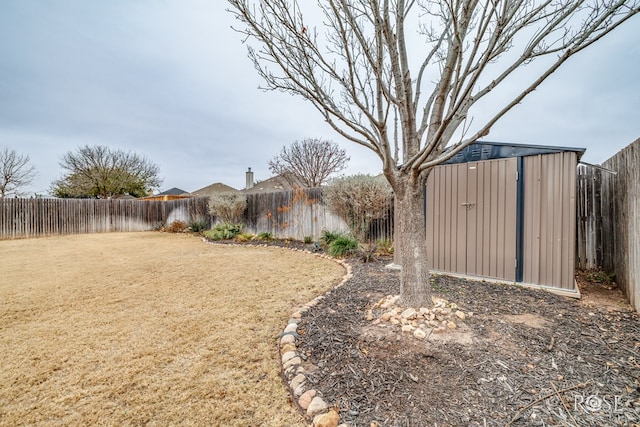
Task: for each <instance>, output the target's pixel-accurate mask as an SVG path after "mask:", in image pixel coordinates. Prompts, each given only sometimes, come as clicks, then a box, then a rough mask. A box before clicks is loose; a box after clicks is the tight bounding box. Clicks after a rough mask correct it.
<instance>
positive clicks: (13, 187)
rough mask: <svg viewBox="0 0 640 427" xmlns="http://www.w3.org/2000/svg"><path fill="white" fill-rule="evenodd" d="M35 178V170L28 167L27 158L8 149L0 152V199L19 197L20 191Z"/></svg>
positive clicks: (5, 148)
mask: <svg viewBox="0 0 640 427" xmlns="http://www.w3.org/2000/svg"><path fill="white" fill-rule="evenodd" d="M35 176H36V171H35V168H34V167H33V166H31V165H29V156H27V155H26V154H18V153H17V152H16V151H15V150H11V149H9V148H8V147H4V148H2V150H0V199H4V198H5V196H10V195H16V196H18V195H20V189H21V188H23V187H26V186H27V185H29V184H31V182H32V181H33V178H34V177H35Z"/></svg>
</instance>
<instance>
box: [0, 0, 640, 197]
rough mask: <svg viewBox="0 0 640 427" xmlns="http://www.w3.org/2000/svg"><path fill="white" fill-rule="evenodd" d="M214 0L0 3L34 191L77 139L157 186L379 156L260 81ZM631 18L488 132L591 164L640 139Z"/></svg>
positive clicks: (6, 113) (0, 95) (2, 129)
mask: <svg viewBox="0 0 640 427" xmlns="http://www.w3.org/2000/svg"><path fill="white" fill-rule="evenodd" d="M226 8H227V2H226V1H223V0H208V1H207V0H109V1H99V0H41V1H40V0H2V1H1V2H0V147H3V146H8V147H10V148H13V149H15V150H16V151H18V152H19V153H21V154H27V155H29V156H30V158H31V163H32V164H33V166H35V168H36V170H37V172H38V175H37V178H36V179H35V181H34V183H33V185H32V186H31V188H29V189H28V190H29V191H30V192H31V193H33V192H37V193H46V192H47V190H48V188H49V186H50V184H51V181H53V180H54V179H56V178H59V177H60V176H61V174H62V170H61V169H60V166H59V164H58V163H59V161H60V158H61V157H62V155H64V154H65V153H66V152H68V151H71V150H74V149H75V148H77V147H79V146H81V145H107V146H110V147H112V148H114V149H123V150H131V151H134V152H136V153H138V154H143V155H145V156H146V157H147V158H148V159H150V160H151V161H153V162H155V163H157V164H158V165H159V166H160V170H161V176H162V178H163V179H164V182H163V185H162V187H161V190H166V189H168V188H171V187H179V188H181V189H183V190H186V191H193V190H196V189H199V188H201V187H204V186H206V185H209V184H212V183H215V182H223V183H226V184H228V185H231V186H233V187H235V188H243V187H244V182H245V177H244V172H245V171H246V170H247V167H251V168H252V169H253V171H254V172H255V177H256V178H257V179H266V178H268V177H269V176H270V173H269V170H268V166H267V161H268V160H269V159H270V158H271V157H273V156H274V155H275V154H277V153H278V152H279V151H280V149H281V148H282V147H283V146H284V145H288V144H290V143H292V142H294V141H296V140H301V139H304V138H307V137H321V138H327V139H332V140H333V141H335V142H337V143H339V144H340V145H341V146H343V147H344V148H346V149H347V152H348V154H349V155H350V156H351V161H350V162H349V169H348V170H347V171H346V173H347V174H353V173H378V172H379V171H380V161H379V160H378V158H377V157H376V156H375V155H373V154H372V153H370V152H369V151H367V150H366V149H364V148H361V147H359V146H356V145H354V144H352V143H350V142H347V141H345V140H343V139H342V138H340V137H339V136H338V135H336V134H334V133H332V131H331V129H330V128H329V127H328V126H327V125H326V124H325V123H324V122H323V120H322V118H321V117H320V115H319V114H318V113H317V112H316V111H315V110H314V109H312V108H311V107H310V106H309V105H307V104H306V103H305V102H304V101H303V100H301V99H299V98H295V97H292V96H290V95H287V94H283V93H274V92H269V93H265V92H263V91H260V90H258V89H257V87H258V86H259V85H260V80H259V78H258V76H257V73H256V72H255V70H254V69H253V66H252V64H251V63H250V61H249V59H248V58H247V55H246V47H245V46H243V45H242V44H241V37H240V36H239V35H238V34H237V33H234V32H233V31H232V30H231V28H230V26H231V25H232V24H233V18H232V16H231V15H230V14H229V13H228V12H226V11H225V9H226ZM639 63H640V21H639V17H635V18H633V19H632V20H630V21H629V22H628V23H626V24H625V25H623V26H622V27H621V28H619V29H617V30H616V31H614V33H612V34H611V35H609V36H608V38H605V39H604V40H602V41H600V42H598V43H596V45H595V46H593V47H592V48H590V49H587V50H586V51H585V52H583V53H581V54H579V55H578V56H576V57H574V58H572V59H570V60H569V63H568V64H567V65H566V66H565V67H564V68H563V69H561V70H560V71H559V72H557V73H556V74H555V75H553V76H552V77H551V78H550V79H549V80H548V81H546V82H545V83H544V84H543V85H542V86H541V87H540V88H539V89H538V90H537V91H536V92H535V93H533V94H532V95H531V96H530V97H528V98H526V99H525V101H524V102H523V104H522V105H520V106H518V107H517V108H516V109H515V110H513V111H512V112H511V113H510V114H509V115H508V116H507V117H506V118H505V119H504V120H503V121H502V122H499V123H498V124H497V125H496V126H495V127H494V128H493V130H492V132H491V134H490V135H489V136H488V137H486V138H485V140H490V141H501V142H513V143H526V144H543V145H560V146H572V147H585V148H587V152H586V155H585V156H584V157H583V160H585V161H587V162H591V163H600V162H602V161H604V160H606V159H607V158H609V157H610V156H612V155H613V154H615V153H616V152H617V151H618V150H620V149H621V148H623V147H624V146H626V145H627V144H629V143H631V142H632V141H633V140H635V139H636V138H638V137H640V116H639V112H640V78H639V77H640V75H639V73H638V68H637V67H638V64H639Z"/></svg>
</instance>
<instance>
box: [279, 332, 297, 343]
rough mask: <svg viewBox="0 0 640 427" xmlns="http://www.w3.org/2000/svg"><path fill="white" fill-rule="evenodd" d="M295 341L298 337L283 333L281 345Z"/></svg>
mask: <svg viewBox="0 0 640 427" xmlns="http://www.w3.org/2000/svg"><path fill="white" fill-rule="evenodd" d="M292 342H293V343H295V342H296V337H294V336H293V335H291V334H287V335H283V336H282V338H280V345H285V344H289V343H292Z"/></svg>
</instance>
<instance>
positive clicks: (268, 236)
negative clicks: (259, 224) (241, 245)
mask: <svg viewBox="0 0 640 427" xmlns="http://www.w3.org/2000/svg"><path fill="white" fill-rule="evenodd" d="M256 239H258V240H271V239H273V234H271V232H270V231H263V232H262V233H259V234H258V235H257V236H256Z"/></svg>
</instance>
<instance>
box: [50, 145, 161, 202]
mask: <svg viewBox="0 0 640 427" xmlns="http://www.w3.org/2000/svg"><path fill="white" fill-rule="evenodd" d="M60 166H61V167H62V168H63V169H65V170H66V171H67V172H68V173H67V174H66V175H64V176H63V177H62V178H61V179H59V180H56V181H54V182H53V184H52V193H53V194H54V195H56V196H58V197H78V198H82V197H100V198H103V199H109V198H117V197H119V196H122V195H126V194H129V195H132V196H134V197H143V196H148V195H149V194H151V192H152V190H153V189H154V188H158V187H159V186H160V183H161V182H162V181H161V179H160V178H159V177H158V173H159V171H160V168H159V167H158V166H157V165H156V164H154V163H153V162H151V161H149V160H147V159H146V158H145V157H143V156H140V155H138V154H135V153H132V152H125V151H122V150H111V149H109V147H105V146H101V145H98V146H93V147H90V146H88V145H87V146H84V147H80V148H78V149H77V150H76V151H70V152H68V153H67V154H65V155H64V156H63V158H62V161H61V162H60Z"/></svg>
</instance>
